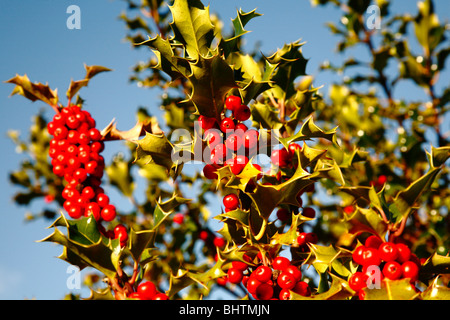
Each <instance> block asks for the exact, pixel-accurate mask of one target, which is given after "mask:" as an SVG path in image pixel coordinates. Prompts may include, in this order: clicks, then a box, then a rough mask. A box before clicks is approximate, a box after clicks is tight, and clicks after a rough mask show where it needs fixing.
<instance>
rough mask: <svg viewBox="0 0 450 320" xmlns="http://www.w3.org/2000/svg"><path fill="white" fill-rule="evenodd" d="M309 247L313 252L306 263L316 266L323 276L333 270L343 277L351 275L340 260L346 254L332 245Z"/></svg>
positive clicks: (312, 245) (310, 245) (311, 245)
mask: <svg viewBox="0 0 450 320" xmlns="http://www.w3.org/2000/svg"><path fill="white" fill-rule="evenodd" d="M308 246H309V248H310V249H311V251H310V254H309V256H308V258H306V260H305V263H307V264H309V265H312V266H314V268H315V269H316V270H317V272H318V273H320V274H323V273H326V272H328V271H332V270H333V271H335V272H336V273H338V274H339V275H340V276H343V277H348V276H349V275H350V270H348V269H347V268H346V267H345V266H344V264H343V263H342V262H341V260H340V258H342V257H343V256H345V254H346V253H345V252H344V251H342V250H341V249H336V248H334V247H333V246H332V245H329V246H323V245H318V244H312V243H310V244H308Z"/></svg>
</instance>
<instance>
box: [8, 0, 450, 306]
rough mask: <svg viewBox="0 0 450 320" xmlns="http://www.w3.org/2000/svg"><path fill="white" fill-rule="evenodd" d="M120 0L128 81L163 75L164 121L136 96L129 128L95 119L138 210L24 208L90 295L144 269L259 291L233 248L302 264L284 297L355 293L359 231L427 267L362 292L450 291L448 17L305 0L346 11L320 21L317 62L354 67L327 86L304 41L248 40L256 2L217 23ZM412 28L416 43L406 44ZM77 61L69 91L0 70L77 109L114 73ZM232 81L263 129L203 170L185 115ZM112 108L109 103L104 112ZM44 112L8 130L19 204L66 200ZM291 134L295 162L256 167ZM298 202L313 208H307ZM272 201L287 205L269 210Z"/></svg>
mask: <svg viewBox="0 0 450 320" xmlns="http://www.w3.org/2000/svg"><path fill="white" fill-rule="evenodd" d="M127 3H128V10H127V12H126V13H124V14H122V15H121V16H120V18H121V19H122V21H123V22H124V23H125V25H126V27H127V29H128V34H127V39H128V40H129V41H130V43H131V44H132V46H133V48H134V49H136V50H147V51H148V53H149V57H148V61H144V62H140V63H138V64H137V65H136V66H134V68H133V74H132V75H131V76H130V80H131V81H134V82H137V83H139V84H140V86H142V87H143V89H149V90H152V89H156V88H159V89H161V90H162V92H163V94H162V95H161V101H160V106H161V109H162V111H163V119H165V123H164V124H162V125H160V124H159V123H158V121H157V117H156V116H155V114H152V113H151V112H150V110H146V109H144V108H141V109H139V110H137V113H136V118H137V121H136V125H135V126H134V127H133V128H130V129H129V130H126V131H120V130H118V129H117V127H116V124H115V122H111V124H110V125H108V126H107V127H106V128H104V129H103V130H102V131H101V134H102V140H103V141H104V142H105V143H106V148H108V143H109V141H113V140H114V141H117V140H120V141H123V143H124V145H125V146H126V148H127V150H128V154H123V153H121V154H118V155H117V156H115V157H114V158H113V159H111V161H108V164H107V166H106V168H105V173H106V178H105V179H104V183H107V184H109V186H110V187H111V188H115V189H116V191H118V192H119V193H120V194H122V195H123V196H124V197H125V198H128V199H129V200H130V201H131V203H132V204H133V209H132V210H130V211H125V210H124V209H122V208H120V206H118V215H117V217H116V219H115V220H113V221H110V222H106V221H101V220H100V221H98V220H96V219H94V218H93V216H89V215H86V216H84V217H82V218H80V219H70V218H68V217H67V216H66V214H65V213H64V210H62V209H61V211H60V212H54V211H52V210H49V209H44V210H43V211H42V212H41V213H37V214H34V215H30V216H28V218H29V219H30V220H32V219H37V218H40V217H45V218H46V219H53V220H54V222H53V223H52V224H51V226H50V227H51V229H52V230H53V232H52V233H51V234H50V235H49V236H48V237H46V238H45V239H43V240H42V241H43V242H54V243H57V244H59V245H61V247H62V249H63V252H62V254H61V255H60V256H59V258H61V259H63V260H65V261H67V262H68V263H70V264H72V265H75V266H78V267H80V269H85V268H87V269H90V270H92V273H93V274H100V275H101V277H98V278H94V277H92V276H91V278H90V279H91V291H92V294H91V296H90V297H89V298H91V299H114V298H115V299H125V298H128V297H129V295H130V293H131V292H134V291H136V286H137V285H138V284H139V283H141V282H142V281H152V282H153V283H155V284H156V285H157V287H158V289H159V290H160V291H162V292H165V293H166V294H167V296H168V297H169V298H170V299H201V298H203V297H205V296H208V295H210V294H212V293H213V292H215V291H216V290H226V291H227V292H228V293H229V294H231V295H233V296H235V297H236V298H238V299H253V298H255V296H254V295H251V294H249V293H248V292H247V291H246V288H245V287H244V286H242V285H240V284H233V283H227V282H225V281H224V279H226V277H227V271H228V270H229V269H230V268H231V267H232V263H233V262H235V261H241V262H245V263H247V264H248V265H249V266H250V267H256V266H257V265H258V264H264V265H271V263H272V261H273V260H274V259H275V257H277V256H279V255H282V256H288V257H289V258H290V259H291V263H292V264H294V265H296V266H297V267H299V268H301V269H302V271H303V273H304V275H303V276H304V280H305V281H306V282H307V283H308V286H309V288H310V290H311V292H310V294H309V295H306V296H305V295H302V294H299V293H297V292H294V291H292V292H291V295H290V296H289V298H290V299H324V300H328V299H357V298H358V293H357V292H355V291H354V290H353V289H352V288H351V287H350V286H349V277H350V276H351V275H352V274H353V273H355V271H356V270H357V265H356V264H355V263H354V261H353V260H352V253H353V252H354V251H355V249H356V248H357V247H358V246H359V245H361V244H362V243H364V241H365V240H366V239H367V238H368V237H369V236H371V235H376V236H378V237H379V238H381V239H383V241H389V242H395V243H404V244H406V245H407V246H408V247H409V248H410V249H411V251H412V252H413V254H414V257H416V258H417V260H418V261H419V264H420V265H421V267H420V274H419V278H418V281H417V282H415V283H414V284H415V285H414V288H411V283H410V281H408V280H406V279H401V280H400V279H399V280H391V281H383V283H382V286H381V288H379V289H377V290H375V289H374V290H368V289H365V290H364V291H365V296H364V298H365V299H448V298H449V297H450V291H449V278H448V274H449V266H450V258H449V257H448V248H449V247H450V246H449V244H450V243H449V242H450V240H449V208H450V191H449V188H448V186H449V179H450V175H449V168H448V158H449V157H450V144H449V139H448V135H446V134H445V132H442V130H443V128H444V123H443V121H444V119H445V117H447V118H446V119H448V111H449V97H450V95H449V93H450V91H449V90H450V88H449V87H445V79H441V78H439V74H440V72H442V71H443V70H444V69H445V67H446V60H447V57H448V53H449V52H450V51H449V50H450V47H448V36H449V35H448V28H446V25H445V23H443V22H441V21H440V20H439V18H438V16H437V13H436V12H435V11H434V8H433V2H432V1H430V0H424V1H423V2H420V3H419V6H418V12H417V13H415V15H414V16H412V15H409V14H406V13H405V14H402V15H397V16H391V15H390V14H389V7H390V5H391V3H390V1H377V2H376V4H377V7H378V9H379V13H380V16H379V17H380V21H381V24H382V25H381V27H380V28H378V29H377V28H375V29H374V28H370V27H369V26H368V24H367V23H366V20H367V16H366V10H367V8H368V7H369V5H370V4H371V1H353V0H349V1H343V0H342V1H341V0H334V1H327V0H324V1H313V4H314V5H317V6H325V5H329V6H336V7H338V8H339V9H341V11H342V17H341V19H340V20H339V21H340V23H336V24H335V23H333V22H330V24H329V28H330V31H331V32H332V33H333V34H335V35H337V36H338V37H339V39H340V40H339V42H338V44H337V50H338V51H339V52H340V53H341V54H342V55H343V56H345V57H346V59H345V61H344V62H343V63H342V64H340V65H335V64H332V63H324V64H323V66H322V71H323V72H331V73H333V74H338V75H339V74H350V76H346V77H343V78H342V79H340V80H338V81H336V82H335V83H334V84H332V85H331V86H329V87H325V88H322V87H321V84H320V83H319V84H316V83H315V81H314V78H313V77H312V76H311V75H308V74H307V73H306V66H307V63H308V60H307V59H306V58H305V57H304V55H303V53H302V47H303V46H304V45H305V44H304V43H300V42H299V41H294V42H292V43H287V44H285V45H284V46H283V47H282V48H280V49H278V50H276V51H275V52H274V53H272V54H270V55H269V54H265V53H261V52H259V51H258V50H256V49H255V50H254V51H253V52H244V50H243V46H242V43H243V40H244V38H245V35H246V33H247V32H248V30H249V28H250V27H251V21H252V20H253V19H263V18H264V17H261V14H260V13H258V12H256V10H253V11H248V12H245V11H243V10H238V11H237V13H236V17H234V18H233V19H232V24H231V32H228V33H227V32H226V31H225V30H223V24H222V23H221V21H220V20H219V18H218V17H217V16H215V15H212V14H211V13H210V12H209V8H208V7H206V6H204V5H203V4H202V3H201V1H199V0H175V1H171V2H170V3H168V2H166V1H142V2H137V1H136V0H127ZM315 10H320V8H316V9H315ZM409 30H413V33H409ZM412 40H415V41H417V43H418V44H419V50H420V52H416V51H415V50H413V49H412V48H411V46H410V43H411V41H412ZM354 47H363V48H366V49H367V52H368V59H369V60H367V61H363V60H362V59H361V60H360V59H359V58H354V57H351V50H352V48H354ZM392 65H396V66H397V68H392ZM85 69H86V76H85V78H84V79H81V80H78V81H71V82H70V84H69V88H68V90H67V92H66V98H67V102H66V103H64V104H63V103H62V102H61V100H60V98H59V97H58V94H57V92H56V90H53V89H51V88H50V87H49V86H48V85H44V84H42V83H33V82H31V81H30V80H29V79H28V77H27V76H26V75H23V76H20V75H16V76H15V77H13V78H12V79H10V80H8V81H7V82H8V83H11V84H13V85H15V87H14V89H13V92H12V93H13V94H19V95H22V96H24V97H26V98H28V99H30V100H31V101H40V102H43V103H46V104H48V105H49V106H50V107H51V108H53V110H55V111H56V112H59V111H60V110H61V108H63V107H64V106H66V105H71V104H72V105H77V106H79V107H81V108H84V107H83V102H84V101H83V99H82V98H81V96H80V93H79V92H80V90H81V89H82V88H83V87H85V86H87V85H88V83H89V82H90V81H91V80H92V78H93V77H94V76H96V75H97V74H99V73H103V72H106V71H111V70H109V69H108V68H105V67H102V66H85ZM393 69H394V70H393ZM102 76H107V73H105V74H104V75H102ZM406 80H408V81H411V82H412V83H413V85H414V86H415V87H416V89H420V90H423V91H424V92H425V95H426V98H425V99H424V100H423V101H409V100H408V99H404V98H402V97H397V95H396V91H395V89H396V87H397V86H398V85H399V84H400V83H402V82H403V81H406ZM98 81H101V79H100V80H98ZM442 82H444V84H443V85H444V87H443V88H442V86H443V85H442ZM438 87H439V88H442V89H439V90H438V89H437V88H438ZM229 96H237V97H239V98H240V99H241V101H242V104H244V105H248V106H249V107H250V111H251V117H250V119H249V120H248V121H246V122H245V123H246V124H247V126H248V127H249V128H250V127H251V128H253V129H255V130H257V131H258V132H259V138H258V147H259V148H258V152H257V153H256V154H255V153H254V154H250V155H249V157H248V159H249V161H248V163H246V164H245V167H243V169H242V170H241V171H240V172H238V173H235V172H233V170H232V169H231V167H230V166H228V165H225V166H222V167H220V168H218V169H217V170H216V175H217V177H216V178H214V179H208V178H206V177H205V175H204V174H203V173H202V171H201V169H200V170H199V169H198V168H199V167H198V163H199V162H200V163H201V167H200V168H203V166H204V163H205V162H207V159H205V157H204V155H205V151H208V148H209V145H208V141H207V138H206V137H205V135H204V134H203V131H202V129H201V128H200V127H199V126H198V122H197V120H198V119H199V117H200V116H202V117H207V118H211V119H214V120H216V121H217V122H220V121H221V120H222V119H223V117H225V116H229V110H227V108H226V98H227V97H229ZM109 112H111V113H112V114H111V117H112V118H113V117H114V114H113V113H114V110H109ZM48 122H50V120H48V119H46V118H45V116H44V115H43V114H38V115H37V116H36V117H35V119H34V122H33V123H32V125H31V130H30V133H29V137H28V139H27V140H21V138H20V136H18V135H17V134H16V133H14V132H13V131H11V132H10V137H11V139H12V140H13V141H14V142H15V143H16V144H17V145H18V146H19V147H20V148H21V150H22V151H26V152H27V154H28V155H29V157H27V159H24V161H23V162H22V163H21V165H20V168H19V169H18V170H17V171H15V172H12V173H11V174H10V180H11V182H12V183H14V184H15V185H17V186H18V187H20V191H18V192H17V194H16V196H15V198H14V200H15V201H16V203H17V204H20V205H24V206H29V205H31V203H32V202H33V201H34V200H35V199H38V198H43V197H45V198H46V199H47V200H49V201H55V202H56V203H57V205H58V206H59V207H60V208H62V207H63V204H64V199H63V198H62V196H61V194H62V191H63V189H64V187H65V183H64V181H63V179H59V178H57V177H55V175H54V173H53V172H52V165H51V163H50V161H49V159H48V156H47V154H48V149H49V144H50V136H49V134H48V133H47V131H46V128H47V123H48ZM161 128H164V130H162V129H161ZM292 145H298V146H299V148H298V149H296V150H295V151H294V152H293V153H292V154H291V157H290V160H289V164H288V165H286V166H277V165H276V164H275V163H273V162H272V163H270V164H269V165H266V166H265V167H264V170H263V174H262V176H261V171H260V170H259V169H258V167H257V166H256V165H257V164H258V161H260V159H259V158H258V157H257V155H266V156H268V157H269V158H270V156H271V155H272V152H273V150H275V149H284V150H289V147H290V146H292ZM194 160H195V161H197V162H196V163H197V165H195V164H193V161H194ZM192 168H195V169H192ZM259 168H260V167H259ZM137 181H139V182H141V181H143V182H144V187H143V188H145V190H144V192H145V198H144V199H143V200H138V199H139V198H138V197H137V196H136V194H137V192H138V191H139V190H137ZM168 186H169V187H170V188H168ZM187 190H195V191H194V192H193V194H192V191H191V192H188V191H187ZM140 191H142V190H140ZM230 193H233V194H236V195H238V196H239V201H240V206H239V208H236V209H234V210H224V208H223V207H222V206H217V205H215V203H217V202H219V203H221V199H222V197H223V196H225V195H227V194H230ZM211 207H212V208H213V209H212V210H211ZM307 207H310V208H314V210H315V213H316V214H315V215H314V216H308V214H306V212H307V211H306V208H307ZM280 209H283V210H285V211H286V212H288V214H287V216H286V217H284V218H281V217H280V216H277V212H278V211H279V210H280ZM177 214H178V217H180V216H181V217H182V219H183V220H182V222H181V223H180V221H179V220H176V219H175V217H176V216H177ZM180 214H181V215H180ZM118 224H122V225H125V226H126V227H127V228H128V230H129V232H128V241H127V243H126V244H125V245H122V244H121V242H120V241H119V240H118V239H116V238H111V237H108V236H107V233H106V231H107V230H113V229H114V227H115V226H117V225H118ZM215 225H220V228H219V229H218V230H217V229H215V228H214V226H215ZM105 230H106V231H105ZM303 232H310V233H314V234H315V235H316V236H317V241H312V242H309V243H308V244H307V245H301V244H300V243H299V242H298V237H299V235H300V234H301V233H303ZM102 277H104V278H105V279H106V280H105V281H104V282H105V283H106V284H105V285H104V286H103V287H101V288H100V289H99V288H98V287H95V285H98V283H96V281H94V280H92V279H97V280H99V279H100V278H102ZM92 282H94V283H92ZM97 282H99V281H97ZM94 287H95V288H94ZM359 298H361V296H359Z"/></svg>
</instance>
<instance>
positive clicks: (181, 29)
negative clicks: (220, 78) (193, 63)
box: [169, 0, 214, 60]
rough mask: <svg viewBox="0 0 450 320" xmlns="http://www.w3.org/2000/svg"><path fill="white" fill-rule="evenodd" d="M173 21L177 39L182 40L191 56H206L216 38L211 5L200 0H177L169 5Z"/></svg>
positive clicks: (192, 57) (193, 57)
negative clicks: (205, 4)
mask: <svg viewBox="0 0 450 320" xmlns="http://www.w3.org/2000/svg"><path fill="white" fill-rule="evenodd" d="M169 9H170V11H171V13H172V17H173V22H171V23H170V26H171V27H172V30H173V32H174V34H175V38H174V39H175V40H177V41H179V42H181V43H182V44H183V45H184V47H185V49H186V52H187V55H188V57H189V58H191V59H193V60H197V59H199V58H200V57H201V56H203V57H206V56H207V55H208V53H209V47H210V45H211V42H212V40H213V38H214V25H213V24H212V23H211V20H210V16H209V7H205V6H204V5H203V4H202V3H201V1H200V0H175V1H174V3H173V5H172V6H169Z"/></svg>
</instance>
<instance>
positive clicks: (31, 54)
mask: <svg viewBox="0 0 450 320" xmlns="http://www.w3.org/2000/svg"><path fill="white" fill-rule="evenodd" d="M396 2H397V6H396V7H394V9H395V10H405V11H409V12H413V13H415V12H416V4H415V1H411V0H405V1H403V0H402V1H396ZM72 4H76V5H78V6H79V7H80V9H81V29H80V30H69V29H68V28H67V27H66V20H67V18H68V17H69V14H67V13H66V9H67V7H68V6H69V5H72ZM204 4H210V10H211V12H218V13H219V16H220V17H221V18H222V20H223V21H224V23H226V24H227V23H228V25H227V26H228V27H229V25H230V24H231V19H232V18H234V17H235V16H236V10H237V9H238V8H242V9H243V10H244V11H250V10H252V9H254V8H257V12H259V13H261V14H263V16H262V17H258V18H256V19H254V20H252V21H251V22H250V23H249V24H248V26H247V29H249V30H251V31H252V32H251V33H249V34H248V35H247V36H246V39H247V41H248V43H249V47H251V46H252V45H253V44H254V43H255V42H256V41H258V40H261V41H262V43H261V51H262V52H263V53H264V54H266V55H268V54H270V53H272V52H273V51H274V50H276V49H277V48H280V47H282V46H283V44H284V43H290V42H293V41H296V40H298V39H302V40H303V41H306V42H307V43H306V45H305V46H304V47H303V52H304V55H305V56H306V58H310V61H309V64H308V69H307V72H308V73H309V74H312V75H315V76H316V82H315V83H316V85H324V86H325V88H326V87H327V86H328V85H330V84H331V80H332V79H331V78H330V77H329V76H330V75H329V74H319V73H318V66H319V64H320V63H321V62H323V61H325V60H329V61H335V60H336V59H342V57H339V56H338V55H336V53H335V52H334V47H335V44H336V41H337V39H336V38H334V37H332V36H330V33H329V31H328V30H327V28H326V27H325V26H324V24H325V23H326V22H327V21H334V22H337V20H338V18H339V15H338V12H337V11H336V10H335V9H334V8H333V7H332V6H329V7H326V8H315V9H313V8H312V7H311V5H310V3H309V1H306V0H301V1H299V0H280V1H269V0H259V1H256V0H241V1H236V0H227V1H223V0H210V1H209V2H206V1H204ZM399 4H400V5H401V7H400V5H399ZM436 4H437V12H438V14H439V15H440V16H441V18H442V19H444V20H445V19H447V20H449V16H448V13H449V12H450V2H449V1H447V0H438V1H437V2H436ZM125 8H126V5H125V3H124V1H120V0H96V1H88V0H84V1H76V0H70V1H67V0H59V1H54V0H53V1H52V0H39V1H36V0H21V1H12V0H2V1H0V39H1V42H2V46H1V48H0V61H1V63H0V80H1V81H2V82H1V83H0V123H1V134H0V143H1V147H2V151H3V152H2V153H3V155H4V156H2V157H1V158H0V164H1V166H0V167H1V176H0V178H1V183H0V204H1V207H2V209H1V211H0V215H1V217H0V218H1V219H2V224H1V225H0V241H1V245H0V256H1V259H0V299H31V298H36V299H60V298H61V297H63V295H64V294H65V293H67V292H69V290H68V289H67V285H66V280H67V278H68V274H67V273H66V271H67V267H68V264H67V263H65V262H63V261H61V260H59V259H57V258H56V256H58V255H59V254H60V253H61V247H58V246H53V245H51V244H47V243H36V240H39V239H42V238H44V237H45V236H47V235H48V234H49V232H50V230H48V229H46V227H47V226H48V225H49V224H50V222H49V221H36V222H32V223H24V221H23V217H24V214H25V213H26V211H27V208H24V207H18V206H16V205H14V204H13V202H12V200H11V196H12V195H13V194H14V193H15V192H16V191H18V189H16V188H14V187H12V186H11V185H10V184H9V182H8V178H7V177H8V173H9V172H11V171H12V170H15V169H17V168H18V166H19V165H18V163H19V162H20V161H21V160H22V159H23V155H18V154H16V153H15V152H14V145H13V144H12V143H11V142H10V141H9V139H7V138H6V132H7V130H8V129H15V130H19V131H20V132H22V134H23V135H24V137H26V132H27V130H28V127H29V126H30V121H31V117H32V115H34V114H35V113H36V112H37V111H38V110H39V108H41V107H44V106H43V104H41V103H39V102H35V103H31V102H29V101H28V100H26V99H25V98H23V97H19V96H14V97H12V98H10V97H9V94H10V92H11V90H12V89H13V86H12V85H10V84H4V83H3V81H5V80H7V79H10V78H12V77H14V76H15V74H16V73H17V74H20V75H23V74H27V75H28V76H29V78H30V79H31V80H32V81H39V82H43V83H46V82H48V83H49V85H50V86H51V87H52V88H58V92H59V94H60V96H61V97H64V93H65V91H66V89H67V87H68V85H69V83H70V80H71V79H74V80H78V79H81V78H82V77H83V76H84V67H83V64H87V65H103V66H105V67H108V68H111V69H113V70H114V71H113V72H109V73H104V74H100V75H98V76H97V77H95V78H94V79H93V80H92V81H91V82H90V84H89V87H87V88H84V89H82V91H81V95H82V97H83V99H85V100H86V102H87V103H86V108H87V109H88V110H89V111H90V112H91V113H92V115H93V116H94V117H95V118H96V120H97V123H98V126H99V127H100V128H103V127H104V126H106V125H107V124H108V123H109V122H110V121H111V120H112V119H113V118H116V119H117V120H118V123H117V124H118V128H119V129H128V128H131V127H132V126H133V125H134V122H135V111H136V110H137V107H138V106H146V107H148V108H149V110H155V111H154V112H157V111H156V110H157V108H158V105H157V101H158V100H157V95H158V92H155V91H152V90H144V89H141V88H138V87H137V86H136V85H135V84H129V83H128V76H129V75H130V74H131V71H130V70H131V67H132V66H133V65H134V64H135V63H136V62H137V61H139V59H143V58H144V59H145V58H146V57H148V54H149V53H148V51H145V50H139V51H136V50H132V49H131V47H130V44H129V43H128V42H125V41H124V40H123V38H124V36H125V31H126V30H125V26H124V24H123V23H122V22H121V21H119V19H118V16H119V14H120V13H121V12H122V11H123V10H124V9H125ZM356 53H358V52H356ZM359 54H363V53H359ZM419 94H420V93H419ZM63 101H64V100H63ZM46 110H47V114H48V115H50V114H51V110H50V109H49V108H47V109H46ZM116 147H118V145H117V144H116V145H114V144H111V145H110V146H109V145H108V148H107V149H108V150H107V151H105V157H108V155H112V154H113V153H114V152H115V150H116V149H115V148H116ZM40 205H42V204H36V205H35V206H33V207H32V208H31V209H35V208H38V207H39V206H40ZM82 294H84V296H86V294H85V292H83V293H82Z"/></svg>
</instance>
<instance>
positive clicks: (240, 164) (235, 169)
mask: <svg viewBox="0 0 450 320" xmlns="http://www.w3.org/2000/svg"><path fill="white" fill-rule="evenodd" d="M247 163H248V158H247V157H246V156H243V155H237V156H236V157H234V158H231V159H227V161H225V164H226V165H228V166H230V170H231V172H232V173H233V174H234V175H238V174H240V173H241V172H242V170H243V169H244V168H245V166H246V165H247Z"/></svg>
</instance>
